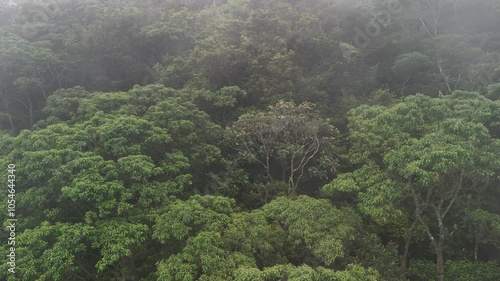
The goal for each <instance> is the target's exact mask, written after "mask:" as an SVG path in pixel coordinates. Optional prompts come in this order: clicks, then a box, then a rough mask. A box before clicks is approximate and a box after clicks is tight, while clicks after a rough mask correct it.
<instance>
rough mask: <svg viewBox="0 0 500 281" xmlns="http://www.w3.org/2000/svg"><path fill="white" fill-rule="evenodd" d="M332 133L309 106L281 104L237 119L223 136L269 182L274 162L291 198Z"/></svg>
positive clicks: (308, 104)
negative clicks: (308, 167)
mask: <svg viewBox="0 0 500 281" xmlns="http://www.w3.org/2000/svg"><path fill="white" fill-rule="evenodd" d="M325 129H326V130H328V131H326V132H325ZM334 132H335V128H334V127H333V126H331V125H330V126H329V125H328V124H325V121H324V120H321V119H320V118H318V117H317V116H316V115H315V113H314V111H313V105H312V104H310V103H307V102H305V103H302V104H300V105H298V106H297V105H295V104H294V103H292V102H284V101H281V102H279V103H277V104H276V105H274V106H270V107H269V109H268V111H266V112H251V113H247V114H244V115H242V116H240V118H239V119H238V121H236V122H235V123H234V124H233V126H231V127H229V128H227V129H226V137H227V139H228V141H229V142H230V145H231V146H232V147H233V148H234V149H236V150H237V151H238V152H239V155H240V157H241V158H243V159H247V160H250V161H253V162H258V163H260V164H261V165H262V166H263V167H264V169H265V172H266V175H267V177H268V179H269V180H270V181H272V180H273V178H274V176H273V174H274V173H275V171H274V170H273V161H275V162H277V164H278V165H279V168H281V175H282V179H283V180H284V181H288V186H289V188H288V195H289V196H290V197H294V196H295V195H296V194H297V190H298V187H299V182H300V180H301V178H302V177H303V176H304V175H305V172H306V167H307V165H308V164H309V163H311V162H312V160H313V158H314V157H315V156H316V155H317V154H318V152H319V151H320V149H321V147H322V143H323V144H325V142H326V141H328V140H329V139H328V135H327V134H328V133H330V134H332V133H334ZM330 136H331V135H330Z"/></svg>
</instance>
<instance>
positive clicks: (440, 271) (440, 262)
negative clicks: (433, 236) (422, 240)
mask: <svg viewBox="0 0 500 281" xmlns="http://www.w3.org/2000/svg"><path fill="white" fill-rule="evenodd" d="M439 228H440V229H439V240H438V241H437V243H436V258H437V259H436V265H437V279H438V281H444V279H445V278H444V257H443V246H444V227H443V226H442V225H441V226H440V227H439Z"/></svg>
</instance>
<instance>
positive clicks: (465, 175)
mask: <svg viewBox="0 0 500 281" xmlns="http://www.w3.org/2000/svg"><path fill="white" fill-rule="evenodd" d="M497 108H498V104H496V103H494V102H492V101H490V100H488V99H486V98H484V97H482V96H481V95H479V94H477V93H469V92H461V91H456V92H455V93H453V94H452V95H450V96H445V97H440V98H429V97H425V96H422V95H417V96H411V97H408V98H406V99H405V100H404V101H403V102H401V103H399V104H397V105H394V106H392V107H390V108H384V107H369V106H361V107H359V108H357V109H355V110H353V111H352V112H351V113H350V134H351V136H352V137H351V138H352V141H353V147H352V149H351V152H350V157H351V160H352V162H353V163H355V164H356V165H360V166H361V168H359V170H357V171H354V172H352V173H347V174H344V175H342V176H340V177H339V178H337V179H336V180H334V181H333V182H332V183H331V184H329V185H327V186H326V187H325V190H327V191H335V190H337V191H346V192H352V191H354V192H356V193H357V194H358V195H357V196H358V198H359V207H360V210H361V211H362V212H364V213H365V214H367V215H369V216H371V217H372V218H374V219H375V220H377V221H379V222H380V223H384V221H388V220H392V219H394V218H395V217H397V216H398V214H404V212H405V211H404V210H405V205H406V204H411V206H412V212H413V214H414V217H415V219H416V220H418V222H420V224H421V226H422V227H423V229H424V231H425V233H426V235H427V236H428V238H429V240H430V241H431V244H432V245H433V247H434V250H435V254H436V264H437V277H438V280H441V281H442V280H444V265H445V264H444V243H445V239H446V236H447V234H448V230H447V224H446V222H447V217H448V216H449V213H450V212H453V211H454V209H453V208H454V206H455V204H456V202H457V201H460V200H461V198H462V196H464V194H468V196H473V195H475V194H478V193H479V194H481V192H482V191H483V189H484V187H486V186H489V185H492V184H498V182H497V177H498V171H499V167H500V161H499V160H498V159H499V156H500V155H499V151H500V149H499V148H500V147H499V145H500V142H499V141H498V139H496V138H494V137H492V135H491V133H492V129H494V128H493V127H491V125H492V123H491V121H492V120H498V119H497V118H498V116H497V115H495V116H492V114H498V111H497V110H498V109H497ZM431 218H433V219H432V220H431Z"/></svg>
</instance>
